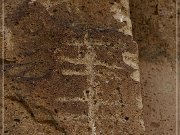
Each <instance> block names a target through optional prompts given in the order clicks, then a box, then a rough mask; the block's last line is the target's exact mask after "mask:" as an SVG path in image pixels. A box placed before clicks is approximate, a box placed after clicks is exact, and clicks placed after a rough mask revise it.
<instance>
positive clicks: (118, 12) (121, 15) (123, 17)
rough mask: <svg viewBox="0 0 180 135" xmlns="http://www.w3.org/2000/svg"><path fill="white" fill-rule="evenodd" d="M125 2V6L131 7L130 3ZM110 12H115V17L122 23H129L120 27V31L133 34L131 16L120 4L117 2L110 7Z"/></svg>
mask: <svg viewBox="0 0 180 135" xmlns="http://www.w3.org/2000/svg"><path fill="white" fill-rule="evenodd" d="M124 4H125V5H124V7H125V8H126V9H129V6H127V5H128V4H127V3H124ZM110 12H112V13H114V15H113V17H114V19H116V20H117V21H118V22H120V23H123V22H126V23H127V25H125V26H124V27H122V28H120V29H119V31H120V32H123V33H124V34H126V35H132V24H131V20H130V17H129V16H128V15H127V13H125V12H124V11H123V10H122V9H121V7H120V4H118V3H116V2H115V3H114V5H113V6H112V7H111V8H110Z"/></svg>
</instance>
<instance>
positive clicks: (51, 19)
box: [5, 0, 144, 135]
mask: <svg viewBox="0 0 180 135" xmlns="http://www.w3.org/2000/svg"><path fill="white" fill-rule="evenodd" d="M7 3H9V1H7ZM7 3H5V4H6V8H9V7H8V6H7ZM17 3H18V2H17ZM117 3H119V5H121V6H122V7H123V4H122V3H123V1H120V0H119V1H116V2H114V1H111V0H104V1H102V2H100V1H91V0H87V1H83V0H75V1H72V0H69V1H60V2H58V1H45V0H40V1H38V0H36V1H34V0H33V1H30V0H24V1H22V2H19V4H17V5H16V4H15V3H13V2H12V3H11V4H12V5H11V4H10V6H11V7H12V11H11V12H8V13H6V15H5V27H6V28H7V29H8V31H7V34H9V35H11V36H10V37H11V40H8V38H6V47H7V48H5V56H6V58H7V59H8V60H9V61H13V62H10V63H6V64H5V69H6V70H5V90H6V91H5V99H6V100H5V106H6V110H5V111H6V112H5V114H6V116H5V124H6V127H5V129H6V132H7V133H9V134H15V135H16V134H17V135H18V134H33V135H35V134H47V135H51V134H52V135H61V134H62V135H63V134H65V135H100V134H103V135H110V134H113V135H116V134H117V135H119V134H123V135H124V134H134V135H140V134H143V130H144V129H143V126H142V120H141V119H142V118H141V117H142V108H140V107H138V106H137V103H139V102H140V101H139V100H138V101H137V97H139V95H140V94H141V91H140V86H139V82H137V81H135V80H133V78H132V74H133V73H134V72H136V71H137V70H138V69H137V68H134V67H133V66H131V64H132V63H127V60H126V61H124V55H123V54H126V53H127V52H128V53H129V54H134V55H136V54H137V44H136V43H135V42H134V41H133V40H132V37H131V36H130V35H126V34H125V33H122V32H119V29H121V27H124V23H123V22H121V23H118V22H117V21H116V20H115V19H114V18H113V15H112V13H111V12H110V7H112V4H117ZM126 7H127V5H125V6H124V8H125V9H124V11H126V10H128V9H126ZM122 9H123V8H122ZM97 13H98V14H97ZM104 20H106V21H104ZM126 27H128V26H126ZM7 41H9V42H10V43H9V42H7ZM9 44H11V45H13V55H8V54H9V52H8V51H9V49H8V45H9ZM126 58H127V57H126ZM134 63H136V61H135V62H134ZM136 64H137V63H136ZM14 117H16V118H14ZM14 119H19V120H18V121H19V122H16V123H15V124H13V122H12V120H14ZM140 120H141V121H140ZM29 128H31V129H34V130H29Z"/></svg>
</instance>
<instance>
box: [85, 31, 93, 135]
mask: <svg viewBox="0 0 180 135" xmlns="http://www.w3.org/2000/svg"><path fill="white" fill-rule="evenodd" d="M84 43H85V45H86V46H87V50H88V51H87V54H86V60H87V64H86V70H87V72H88V78H87V82H88V87H87V90H88V91H89V95H88V106H89V113H88V116H89V117H88V118H89V126H90V127H91V129H92V135H96V127H95V118H94V115H95V106H94V69H93V63H94V60H95V53H94V49H93V46H92V44H91V42H90V41H89V40H88V33H86V35H85V37H84Z"/></svg>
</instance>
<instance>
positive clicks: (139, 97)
mask: <svg viewBox="0 0 180 135" xmlns="http://www.w3.org/2000/svg"><path fill="white" fill-rule="evenodd" d="M136 100H137V105H138V108H139V109H143V104H142V96H141V95H139V96H138V97H136Z"/></svg>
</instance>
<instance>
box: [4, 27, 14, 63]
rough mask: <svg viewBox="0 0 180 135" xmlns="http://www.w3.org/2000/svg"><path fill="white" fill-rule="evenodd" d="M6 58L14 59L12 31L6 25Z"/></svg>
mask: <svg viewBox="0 0 180 135" xmlns="http://www.w3.org/2000/svg"><path fill="white" fill-rule="evenodd" d="M4 49H5V58H6V59H7V60H13V57H14V44H13V41H12V33H11V31H10V30H9V29H8V28H6V27H5V46H4Z"/></svg>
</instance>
